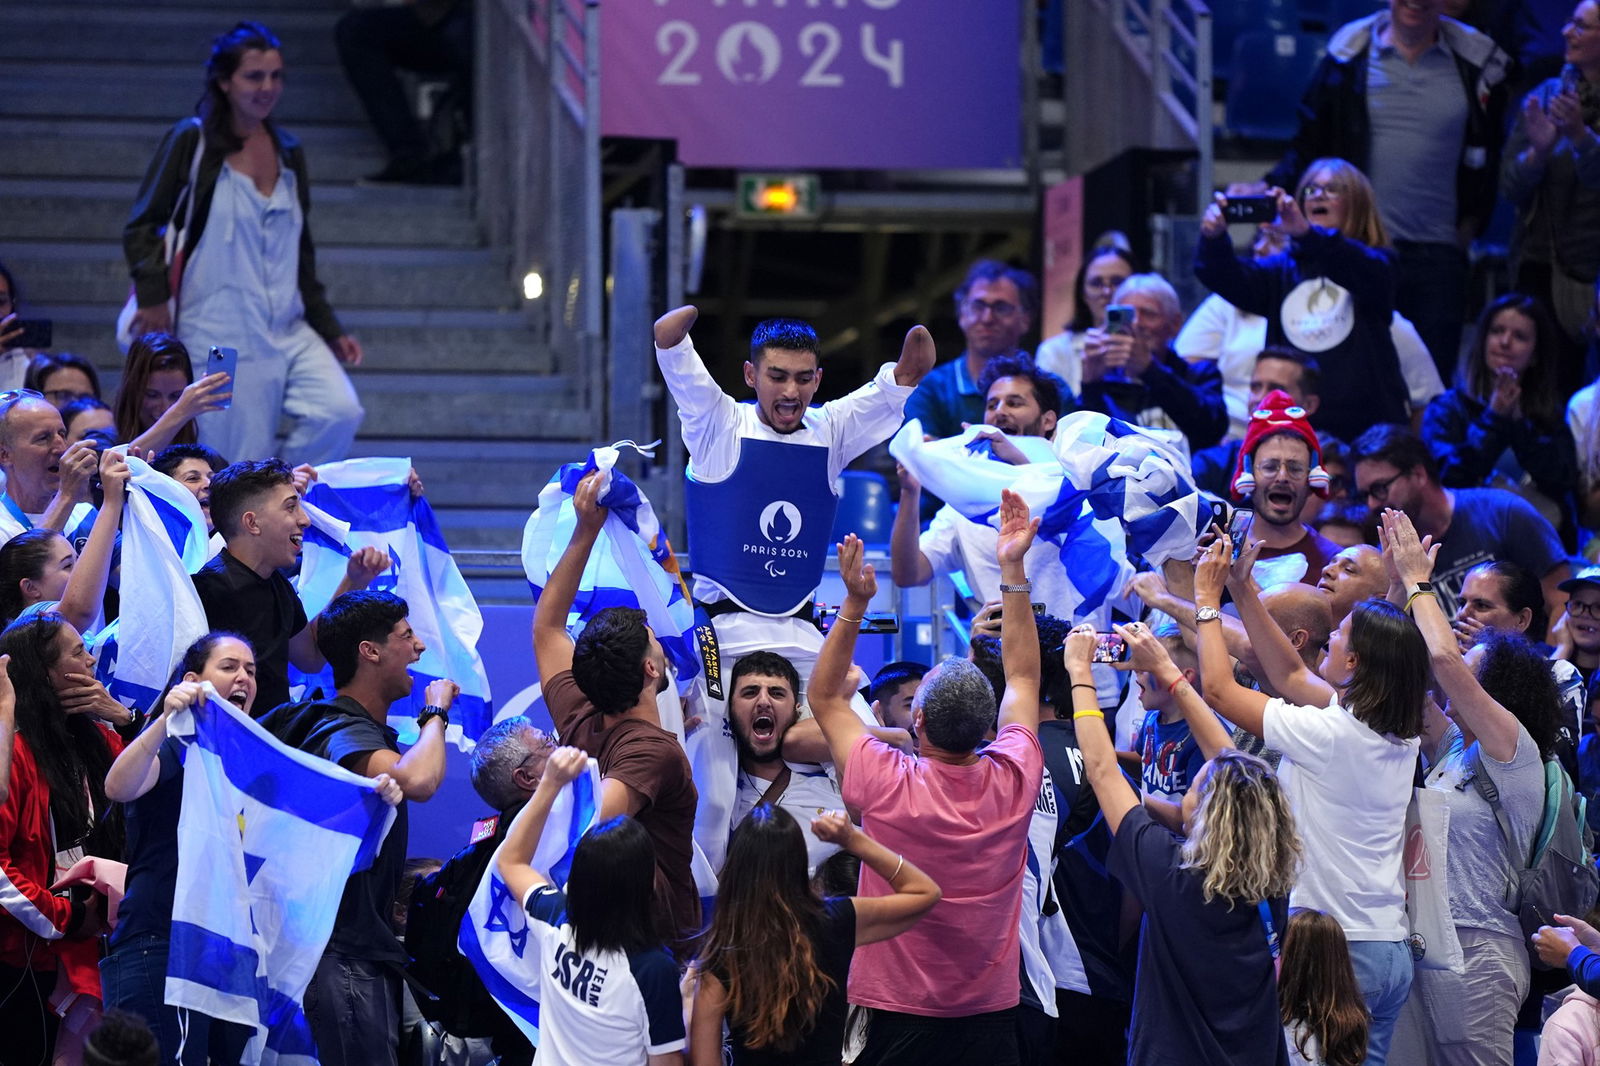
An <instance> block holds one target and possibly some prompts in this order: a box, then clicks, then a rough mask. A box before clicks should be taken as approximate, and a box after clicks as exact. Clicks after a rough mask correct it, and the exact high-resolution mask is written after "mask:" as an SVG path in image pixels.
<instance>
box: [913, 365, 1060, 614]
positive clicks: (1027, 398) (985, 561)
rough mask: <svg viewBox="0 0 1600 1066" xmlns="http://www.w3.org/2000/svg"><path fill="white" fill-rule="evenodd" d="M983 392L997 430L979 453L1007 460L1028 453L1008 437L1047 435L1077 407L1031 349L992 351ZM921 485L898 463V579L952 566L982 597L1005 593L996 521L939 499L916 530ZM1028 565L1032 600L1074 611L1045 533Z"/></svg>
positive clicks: (987, 419)
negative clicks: (986, 448)
mask: <svg viewBox="0 0 1600 1066" xmlns="http://www.w3.org/2000/svg"><path fill="white" fill-rule="evenodd" d="M979 384H980V386H981V387H982V389H983V395H984V412H983V422H984V425H986V426H992V427H993V428H994V429H996V430H998V431H999V432H997V433H992V434H990V436H989V438H988V444H989V454H988V456H986V457H985V456H981V455H980V456H976V457H975V461H979V462H982V461H985V459H997V460H1000V461H1002V462H1010V463H1025V462H1027V461H1028V459H1027V457H1025V456H1024V455H1023V453H1022V451H1021V450H1019V449H1018V447H1017V445H1016V443H1015V442H1013V441H1012V440H1010V439H1009V438H1010V437H1044V438H1046V439H1048V438H1049V437H1050V436H1051V435H1052V434H1053V433H1054V432H1055V428H1056V422H1057V420H1058V419H1059V418H1060V416H1061V415H1063V414H1065V413H1067V412H1069V411H1071V410H1072V409H1073V408H1072V407H1066V408H1065V410H1063V405H1064V404H1067V403H1070V402H1071V401H1070V399H1063V392H1062V382H1061V379H1060V378H1058V377H1056V376H1055V375H1054V374H1051V373H1049V372H1048V371H1044V370H1040V369H1039V368H1038V367H1037V366H1035V365H1034V362H1033V360H1032V359H1031V358H1030V357H1029V356H1027V355H1025V354H1024V355H1005V356H995V357H994V358H993V359H991V360H989V363H988V365H987V366H986V367H985V369H984V372H983V378H982V379H981V381H980V382H979ZM921 495H922V486H921V484H919V483H918V481H917V479H916V478H915V477H913V476H912V475H911V472H910V471H909V470H906V469H905V468H904V467H901V468H900V507H899V509H898V510H897V511H896V512H895V519H894V528H893V530H892V531H891V533H890V534H889V558H890V567H891V572H892V574H893V577H894V583H895V585H896V586H897V587H899V588H917V587H920V586H922V585H926V584H928V582H930V581H932V580H933V579H934V577H935V576H936V575H939V574H947V573H950V572H952V571H955V570H960V571H962V572H964V573H965V574H966V576H967V582H968V583H969V584H970V585H971V587H972V592H973V595H975V596H976V597H978V599H980V600H982V601H983V602H984V603H998V602H999V600H1000V567H999V565H998V564H997V563H996V562H995V557H994V546H995V539H996V537H997V536H998V534H997V533H996V532H995V529H994V527H993V526H990V525H986V524H984V523H982V522H974V521H973V520H972V519H970V518H967V517H966V516H964V515H963V514H961V512H959V511H957V510H956V509H955V508H954V507H950V506H949V505H946V506H944V507H941V508H940V509H939V511H938V513H936V514H935V515H934V516H933V521H932V522H931V523H930V524H929V526H928V530H927V532H925V533H922V534H921V535H920V536H919V534H918V532H917V515H918V508H919V506H920V502H921ZM1026 569H1027V571H1028V573H1029V574H1030V575H1031V576H1032V578H1033V583H1034V596H1033V598H1034V599H1035V600H1038V601H1041V602H1043V603H1044V605H1045V610H1046V611H1047V612H1048V613H1050V614H1053V615H1057V616H1059V617H1064V618H1070V617H1071V616H1072V607H1073V605H1074V604H1075V602H1076V599H1077V598H1076V597H1075V596H1074V595H1073V594H1072V589H1071V587H1070V585H1069V584H1068V582H1067V579H1066V573H1065V571H1064V570H1063V569H1062V566H1061V554H1060V551H1059V550H1058V549H1057V548H1056V546H1055V545H1053V544H1051V543H1049V542H1048V541H1043V540H1041V541H1037V542H1035V543H1034V545H1033V547H1032V548H1031V549H1030V550H1029V552H1028V558H1027V560H1026Z"/></svg>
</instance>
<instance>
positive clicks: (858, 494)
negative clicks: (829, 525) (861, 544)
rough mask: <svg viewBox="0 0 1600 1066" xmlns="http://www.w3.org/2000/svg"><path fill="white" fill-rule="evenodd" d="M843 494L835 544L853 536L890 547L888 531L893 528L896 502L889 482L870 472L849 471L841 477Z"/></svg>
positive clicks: (836, 519) (835, 524)
mask: <svg viewBox="0 0 1600 1066" xmlns="http://www.w3.org/2000/svg"><path fill="white" fill-rule="evenodd" d="M841 480H842V481H843V486H844V495H842V496H841V497H840V498H839V510H838V511H837V512H836V513H835V514H834V518H833V532H832V534H831V536H832V538H833V540H834V541H836V542H837V541H841V540H843V539H844V535H845V534H846V533H854V534H855V535H856V536H858V537H860V538H861V539H862V540H863V541H865V542H866V543H868V544H874V545H876V544H888V543H889V531H890V529H892V528H893V527H894V500H893V499H892V498H891V497H890V495H889V482H888V481H887V480H886V479H885V478H884V476H883V475H882V474H874V473H872V472H871V471H867V470H846V471H845V472H844V474H843V476H842V479H841Z"/></svg>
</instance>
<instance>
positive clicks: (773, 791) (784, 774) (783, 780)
mask: <svg viewBox="0 0 1600 1066" xmlns="http://www.w3.org/2000/svg"><path fill="white" fill-rule="evenodd" d="M793 776H794V772H793V771H792V770H790V769H789V764H788V763H784V764H783V769H782V770H779V771H778V776H777V777H774V778H773V779H772V783H771V784H769V785H767V787H766V789H765V790H764V791H763V792H762V793H761V798H760V799H758V800H756V806H757V807H759V806H761V805H762V804H763V803H765V804H767V805H768V806H771V807H776V806H777V805H778V800H779V798H781V797H782V796H783V792H784V789H786V788H788V787H789V779H790V778H792V777H793Z"/></svg>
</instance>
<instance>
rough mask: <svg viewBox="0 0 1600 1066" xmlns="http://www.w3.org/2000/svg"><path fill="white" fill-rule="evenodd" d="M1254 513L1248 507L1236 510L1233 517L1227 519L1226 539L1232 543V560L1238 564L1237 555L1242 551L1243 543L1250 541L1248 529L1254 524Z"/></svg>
mask: <svg viewBox="0 0 1600 1066" xmlns="http://www.w3.org/2000/svg"><path fill="white" fill-rule="evenodd" d="M1255 517H1256V513H1255V512H1254V511H1252V510H1250V508H1248V507H1239V508H1236V509H1235V510H1234V512H1233V517H1232V518H1230V519H1228V539H1229V540H1230V541H1232V542H1233V559H1234V561H1235V562H1238V560H1239V555H1240V553H1242V552H1243V551H1244V545H1245V541H1247V540H1249V539H1250V527H1251V525H1253V524H1254V522H1255Z"/></svg>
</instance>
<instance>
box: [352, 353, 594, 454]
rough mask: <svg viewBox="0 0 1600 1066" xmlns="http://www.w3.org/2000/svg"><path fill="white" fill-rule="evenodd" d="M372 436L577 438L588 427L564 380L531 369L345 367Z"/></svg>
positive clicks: (364, 432)
mask: <svg viewBox="0 0 1600 1066" xmlns="http://www.w3.org/2000/svg"><path fill="white" fill-rule="evenodd" d="M352 380H353V381H354V382H355V386H356V392H357V393H358V394H359V395H360V397H361V405H362V406H363V407H365V408H366V411H367V417H366V421H365V422H364V423H363V425H362V429H361V435H362V437H363V438H364V439H365V440H368V441H372V440H377V439H382V438H392V439H394V440H396V441H409V440H428V439H435V438H441V437H443V438H461V437H469V436H470V437H474V438H479V439H483V440H485V441H488V440H495V439H512V440H529V439H538V440H552V439H555V440H581V439H584V438H586V437H587V436H588V435H589V433H590V431H591V427H592V426H593V418H592V416H591V415H590V414H589V412H587V411H584V410H582V409H580V408H579V407H578V406H577V404H576V403H575V402H574V400H573V398H572V396H571V393H570V390H569V386H568V385H567V382H566V381H565V380H564V379H561V378H555V377H549V376H541V375H534V374H457V375H451V376H448V377H446V376H442V375H439V374H407V373H388V372H378V371H362V370H357V371H355V372H354V374H352Z"/></svg>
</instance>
